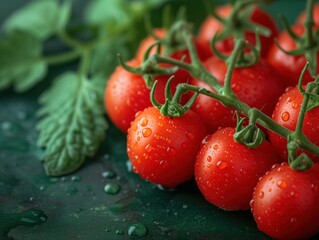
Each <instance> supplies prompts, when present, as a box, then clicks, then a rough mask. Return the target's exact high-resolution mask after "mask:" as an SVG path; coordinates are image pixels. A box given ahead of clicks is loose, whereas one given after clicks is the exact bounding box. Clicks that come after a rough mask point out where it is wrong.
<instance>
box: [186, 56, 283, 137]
mask: <svg viewBox="0 0 319 240" xmlns="http://www.w3.org/2000/svg"><path fill="white" fill-rule="evenodd" d="M204 65H205V67H206V69H207V70H208V72H210V73H211V74H212V75H213V76H215V77H216V78H217V80H218V81H219V82H220V83H221V84H224V78H225V75H226V71H227V66H226V64H225V63H224V62H223V61H222V60H220V59H218V58H217V57H211V58H209V59H208V60H206V61H205V62H204ZM190 84H192V85H195V86H198V87H204V88H206V89H209V90H212V89H211V88H210V87H209V86H208V84H206V83H204V82H202V81H199V80H196V79H192V80H191V81H190ZM232 89H233V91H234V92H235V94H236V96H237V97H238V98H239V99H240V100H241V101H243V102H245V103H247V104H248V105H249V106H251V107H255V108H258V109H260V110H262V111H263V112H264V113H266V114H267V115H271V113H272V111H273V109H274V107H275V105H276V102H277V100H278V98H279V96H280V95H281V94H282V93H283V91H284V86H283V85H282V84H281V83H280V79H279V77H278V75H277V74H276V72H275V71H274V70H273V68H272V67H271V66H270V65H269V64H268V63H267V62H266V61H264V60H262V59H261V60H260V61H259V62H258V63H257V64H256V65H254V66H251V67H246V68H236V69H235V70H234V72H233V76H232ZM192 109H193V110H194V111H195V112H196V113H197V114H198V115H199V116H200V117H201V118H202V120H203V121H204V122H205V125H206V127H207V129H208V132H211V133H212V132H215V131H216V130H217V129H218V128H221V127H235V126H236V116H235V114H234V110H233V109H231V108H228V107H225V106H224V105H223V104H222V103H220V102H219V101H217V100H215V99H212V98H210V97H208V96H204V95H199V96H198V97H197V99H196V101H195V103H194V105H193V107H192Z"/></svg>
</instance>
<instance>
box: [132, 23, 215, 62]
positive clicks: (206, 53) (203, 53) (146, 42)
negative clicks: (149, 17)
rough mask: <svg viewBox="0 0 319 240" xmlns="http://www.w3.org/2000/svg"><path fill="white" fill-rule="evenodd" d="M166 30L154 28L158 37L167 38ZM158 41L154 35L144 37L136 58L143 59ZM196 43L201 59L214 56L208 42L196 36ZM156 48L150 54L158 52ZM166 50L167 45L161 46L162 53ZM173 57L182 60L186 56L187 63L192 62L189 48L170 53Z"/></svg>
mask: <svg viewBox="0 0 319 240" xmlns="http://www.w3.org/2000/svg"><path fill="white" fill-rule="evenodd" d="M166 33H167V32H166V30H165V29H163V28H155V29H154V35H155V36H157V37H158V38H165V36H166ZM155 42H156V39H155V38H154V37H152V36H147V37H146V38H144V39H143V40H142V41H141V42H140V44H139V47H138V48H137V50H136V53H135V58H137V59H139V60H143V56H144V54H145V52H146V51H147V49H148V48H149V47H150V46H151V45H152V44H154V43H155ZM194 44H195V48H196V51H197V54H198V57H199V59H200V60H202V61H204V60H206V59H207V58H209V57H210V56H212V52H211V50H210V46H209V44H207V43H206V42H204V41H201V40H199V39H196V38H194ZM156 51H157V50H156V48H153V49H151V51H150V56H151V55H153V54H155V53H156ZM164 52H165V46H161V51H160V54H163V53H164ZM170 57H171V58H174V59H178V60H181V59H182V58H183V57H185V59H184V61H185V62H187V63H190V62H191V59H190V55H189V51H188V49H186V48H185V49H179V50H176V51H174V52H172V53H171V54H170Z"/></svg>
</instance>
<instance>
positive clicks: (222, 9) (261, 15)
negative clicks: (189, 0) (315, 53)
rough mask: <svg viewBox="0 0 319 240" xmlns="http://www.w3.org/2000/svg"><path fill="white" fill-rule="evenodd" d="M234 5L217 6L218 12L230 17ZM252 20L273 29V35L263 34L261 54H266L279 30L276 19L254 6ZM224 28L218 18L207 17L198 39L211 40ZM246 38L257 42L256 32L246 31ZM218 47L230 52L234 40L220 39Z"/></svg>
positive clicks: (222, 15)
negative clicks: (266, 35)
mask: <svg viewBox="0 0 319 240" xmlns="http://www.w3.org/2000/svg"><path fill="white" fill-rule="evenodd" d="M231 10H232V7H231V6H230V5H229V4H227V5H223V6H219V7H217V14H218V15H219V16H221V17H224V18H225V17H228V16H229V14H230V13H231ZM250 20H251V21H252V22H254V23H256V24H260V25H262V26H264V27H267V28H268V29H269V30H271V32H272V33H271V36H269V37H265V36H261V37H260V40H261V46H262V49H261V56H266V54H267V52H268V49H269V47H270V46H271V44H272V41H273V39H274V37H275V36H276V35H277V33H278V30H277V26H276V23H275V21H274V20H273V19H272V17H271V16H270V15H269V14H268V13H267V12H265V11H263V10H262V9H260V8H259V7H254V9H253V11H252V14H251V17H250ZM222 30H223V26H222V24H221V23H220V22H219V21H218V20H216V19H215V18H213V17H207V18H206V19H205V20H204V22H203V23H202V25H201V26H200V29H199V34H198V39H200V40H202V41H205V42H210V41H211V39H212V38H213V36H214V35H215V34H216V33H217V32H221V31H222ZM245 38H246V39H247V40H248V41H249V42H251V43H252V44H254V45H255V44H256V36H255V33H252V32H246V33H245ZM216 47H217V49H218V50H219V51H221V52H224V53H230V52H231V51H232V49H233V48H234V40H233V39H226V40H224V41H220V42H218V43H217V45H216Z"/></svg>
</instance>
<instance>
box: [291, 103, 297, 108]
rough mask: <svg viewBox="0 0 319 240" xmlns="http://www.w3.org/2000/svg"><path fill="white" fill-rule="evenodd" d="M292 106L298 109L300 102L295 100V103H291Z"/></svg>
mask: <svg viewBox="0 0 319 240" xmlns="http://www.w3.org/2000/svg"><path fill="white" fill-rule="evenodd" d="M291 106H292V108H293V109H297V108H298V107H299V104H298V103H296V102H293V103H292V104H291Z"/></svg>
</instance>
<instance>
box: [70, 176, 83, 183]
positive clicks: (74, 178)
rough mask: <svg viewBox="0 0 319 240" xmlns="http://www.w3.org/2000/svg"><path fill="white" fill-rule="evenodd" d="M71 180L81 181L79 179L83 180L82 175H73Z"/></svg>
mask: <svg viewBox="0 0 319 240" xmlns="http://www.w3.org/2000/svg"><path fill="white" fill-rule="evenodd" d="M71 181H72V182H79V181H81V177H80V176H72V177H71Z"/></svg>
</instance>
